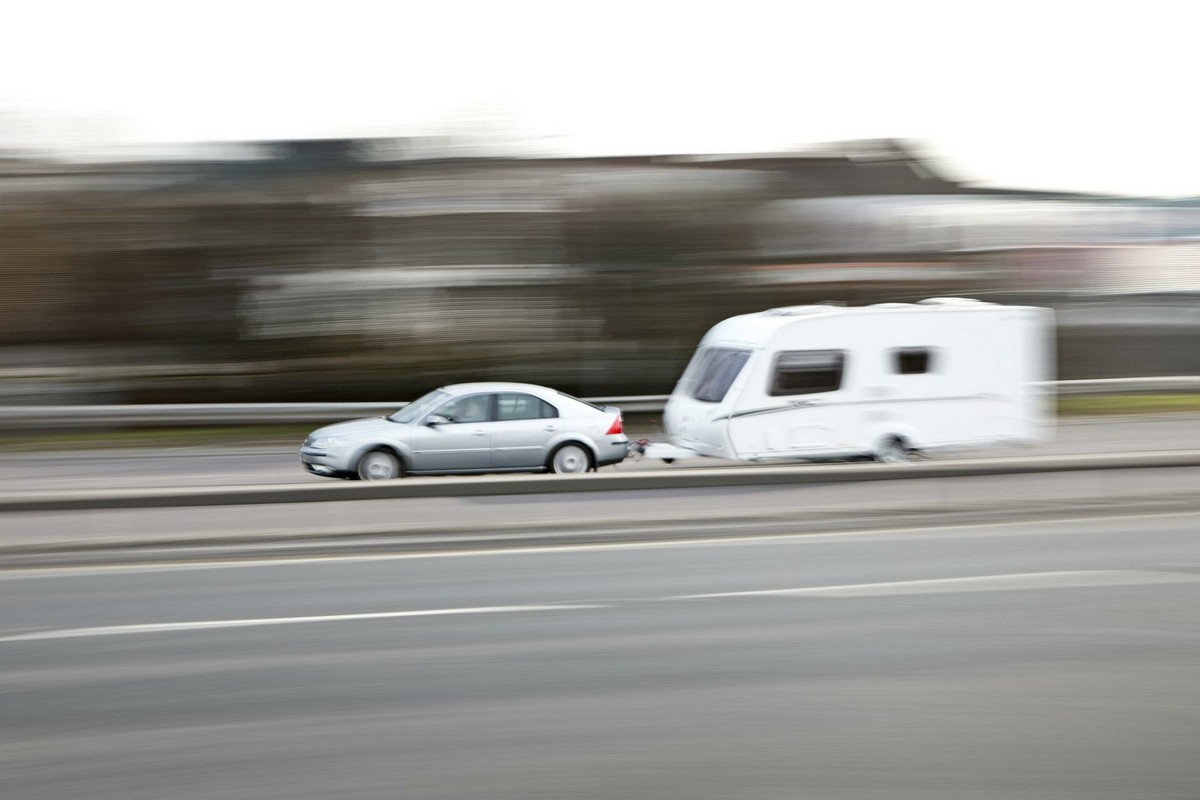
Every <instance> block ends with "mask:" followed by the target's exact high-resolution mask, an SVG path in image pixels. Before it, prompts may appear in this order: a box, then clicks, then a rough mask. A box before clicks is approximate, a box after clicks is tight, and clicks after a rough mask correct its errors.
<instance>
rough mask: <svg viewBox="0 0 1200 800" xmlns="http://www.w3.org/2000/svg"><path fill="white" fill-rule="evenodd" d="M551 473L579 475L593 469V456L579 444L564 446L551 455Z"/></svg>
mask: <svg viewBox="0 0 1200 800" xmlns="http://www.w3.org/2000/svg"><path fill="white" fill-rule="evenodd" d="M549 467H550V471H551V472H553V473H555V474H556V475H579V474H582V473H584V472H588V471H589V470H591V469H592V456H591V454H590V453H588V451H587V448H585V447H583V446H582V445H578V444H564V445H563V446H562V447H559V448H558V449H557V450H555V451H554V452H553V453H552V454H551V455H550V464H549Z"/></svg>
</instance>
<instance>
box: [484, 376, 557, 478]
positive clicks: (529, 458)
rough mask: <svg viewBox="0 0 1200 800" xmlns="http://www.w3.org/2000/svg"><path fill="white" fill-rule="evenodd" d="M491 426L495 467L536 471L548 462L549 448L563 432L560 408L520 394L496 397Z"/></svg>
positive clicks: (503, 394) (509, 393)
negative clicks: (560, 432) (553, 440)
mask: <svg viewBox="0 0 1200 800" xmlns="http://www.w3.org/2000/svg"><path fill="white" fill-rule="evenodd" d="M495 420H496V421H495V422H493V423H492V466H494V467H502V468H506V469H526V468H528V469H535V468H537V467H540V466H542V465H544V464H545V463H546V459H547V457H548V456H549V450H548V449H547V445H548V443H549V442H550V440H551V439H553V438H554V437H555V436H557V435H558V432H559V431H561V430H562V420H561V419H559V418H558V409H556V408H555V407H554V406H552V405H551V404H550V403H547V402H546V401H545V400H542V399H540V398H537V397H534V396H533V395H531V394H524V393H521V392H504V393H501V394H497V395H496V413H495Z"/></svg>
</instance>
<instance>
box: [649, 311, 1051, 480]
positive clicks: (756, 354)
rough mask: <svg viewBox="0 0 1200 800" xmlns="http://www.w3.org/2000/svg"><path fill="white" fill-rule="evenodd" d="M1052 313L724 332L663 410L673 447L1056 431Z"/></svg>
mask: <svg viewBox="0 0 1200 800" xmlns="http://www.w3.org/2000/svg"><path fill="white" fill-rule="evenodd" d="M1052 379H1053V315H1052V313H1051V312H1050V311H1048V310H1046V309H1040V308H1030V307H1019V306H1001V305H995V304H991V303H979V302H975V301H964V300H950V299H946V300H936V301H926V303H924V304H898V303H897V304H886V305H878V306H866V307H861V308H842V307H836V306H800V307H796V308H791V309H774V310H771V311H767V312H763V313H761V314H746V315H742V316H738V317H733V318H731V319H728V320H725V321H724V322H721V323H719V324H718V325H716V326H715V327H714V328H713V329H712V330H710V331H709V332H708V334H707V335H706V336H705V337H704V339H703V340H702V341H701V343H700V347H699V349H698V350H697V353H696V355H695V356H694V357H693V359H692V363H691V364H690V365H689V366H688V369H687V371H685V373H684V375H683V377H682V378H681V380H680V381H679V384H678V385H677V386H676V388H675V391H674V392H673V393H672V395H671V397H670V399H669V401H668V403H667V407H666V409H665V411H664V414H663V421H664V425H665V427H666V431H667V434H668V436H669V437H670V440H671V443H672V444H674V445H676V446H679V447H684V448H688V449H691V450H694V451H696V452H698V453H700V454H702V455H709V456H717V457H722V458H733V459H739V460H745V461H754V460H764V459H779V458H821V457H832V458H840V457H852V456H860V455H874V454H877V453H879V452H880V451H881V446H882V445H883V444H884V443H885V442H888V441H890V440H899V441H901V442H902V443H903V444H904V446H905V447H907V448H909V449H913V450H921V451H932V450H940V449H948V448H961V447H976V446H980V445H987V444H1000V443H1012V444H1020V443H1033V442H1039V441H1044V440H1045V439H1046V438H1048V437H1049V436H1050V435H1051V431H1052V423H1053V397H1052V396H1051V395H1050V394H1049V392H1050V391H1051V390H1050V389H1049V388H1048V386H1047V385H1046V383H1047V382H1049V381H1051V380H1052Z"/></svg>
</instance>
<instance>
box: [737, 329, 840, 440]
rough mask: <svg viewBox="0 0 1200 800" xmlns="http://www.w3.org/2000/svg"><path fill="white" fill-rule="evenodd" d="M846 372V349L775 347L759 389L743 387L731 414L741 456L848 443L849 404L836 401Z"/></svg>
mask: <svg viewBox="0 0 1200 800" xmlns="http://www.w3.org/2000/svg"><path fill="white" fill-rule="evenodd" d="M845 372H846V353H845V352H844V351H842V350H784V351H780V352H777V353H775V354H774V355H773V356H772V359H771V362H770V364H769V371H768V372H767V374H766V376H765V378H766V379H765V381H762V384H764V385H761V386H760V387H758V391H752V390H751V388H750V387H747V390H746V391H744V392H743V393H742V396H741V400H740V402H739V403H738V408H737V409H736V410H735V411H734V412H733V413H732V414H731V415H730V418H729V438H730V441H731V442H732V444H733V449H734V451H735V453H736V454H737V457H738V458H741V459H765V458H796V457H801V458H803V457H808V456H821V455H828V454H833V453H837V452H840V451H843V450H845V449H846V447H845V445H844V444H843V442H844V441H845V439H846V433H847V431H846V430H845V428H846V426H847V425H848V424H849V423H850V420H849V419H847V414H848V410H847V408H846V407H845V405H844V404H842V403H840V402H838V400H839V393H840V391H841V389H842V381H843V377H844V375H845Z"/></svg>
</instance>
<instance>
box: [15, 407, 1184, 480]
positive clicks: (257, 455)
mask: <svg viewBox="0 0 1200 800" xmlns="http://www.w3.org/2000/svg"><path fill="white" fill-rule="evenodd" d="M638 435H639V434H636V433H635V434H633V435H632V436H631V438H637V436H638ZM645 435H649V433H648V432H645ZM0 444H2V441H0ZM1197 446H1200V416H1198V415H1194V414H1178V415H1159V416H1139V417H1087V418H1074V419H1064V420H1061V421H1060V423H1059V426H1058V430H1057V435H1056V440H1055V441H1054V442H1053V443H1050V444H1045V445H1039V446H1036V447H1030V448H1022V449H1020V450H1014V449H1011V448H990V449H983V450H978V451H972V452H967V453H964V454H963V455H967V456H970V457H997V458H1002V457H1007V456H1012V455H1014V453H1016V454H1020V455H1036V454H1045V455H1052V454H1079V453H1124V452H1134V451H1142V450H1187V449H1193V448H1195V447H1197ZM298 447H299V442H297V443H296V444H295V445H294V446H292V445H288V446H276V447H247V448H231V447H227V446H197V447H164V448H143V449H136V448H131V449H109V450H103V449H102V450H94V449H89V450H78V451H71V450H57V451H54V452H8V453H4V454H3V458H0V486H3V487H4V490H5V491H30V492H33V491H54V490H73V489H116V488H143V487H164V486H243V485H248V484H283V483H326V482H328V479H327V478H318V477H316V476H313V475H310V474H308V473H307V472H305V471H304V470H303V469H302V468H301V466H300V460H299V456H298V455H297V448H298ZM715 466H728V462H722V461H718V460H715V459H698V460H696V461H686V462H676V463H675V464H672V465H671V466H670V467H666V466H665V465H663V464H662V463H661V462H657V461H650V460H643V461H640V462H634V461H626V462H624V463H623V464H620V465H617V466H614V467H605V469H606V470H612V469H620V470H642V469H703V468H706V467H715Z"/></svg>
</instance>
